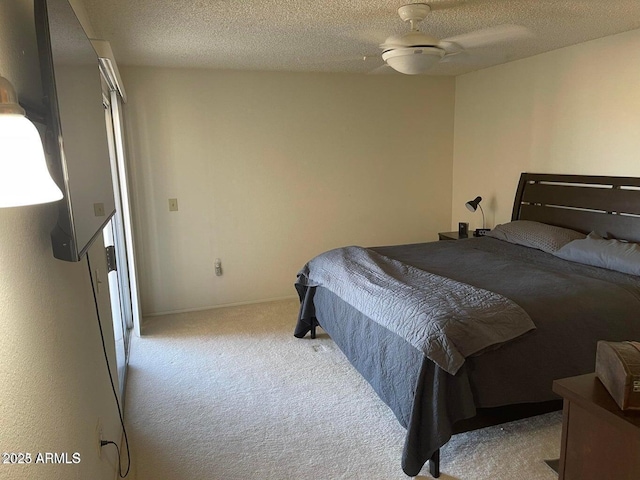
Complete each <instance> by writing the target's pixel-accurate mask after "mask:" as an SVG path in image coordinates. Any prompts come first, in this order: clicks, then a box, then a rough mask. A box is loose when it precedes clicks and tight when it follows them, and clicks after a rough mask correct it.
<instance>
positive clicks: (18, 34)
mask: <svg viewBox="0 0 640 480" xmlns="http://www.w3.org/2000/svg"><path fill="white" fill-rule="evenodd" d="M33 25H34V24H33V2H32V1H31V0H14V1H11V2H0V75H3V76H5V77H6V78H8V79H9V80H10V81H11V82H12V83H13V85H14V86H15V87H16V89H17V92H18V95H19V97H20V98H21V99H22V100H23V101H25V100H26V101H28V102H30V103H32V104H37V103H38V102H39V101H40V99H41V97H42V92H41V85H40V72H39V67H38V58H37V48H36V38H35V31H34V26H33ZM56 215H57V213H56V207H55V206H54V205H50V204H49V205H40V206H29V207H18V208H8V209H0V325H1V326H2V335H0V384H1V385H2V388H1V389H0V452H30V453H32V454H33V455H35V454H37V453H38V452H43V453H44V452H55V453H62V452H67V453H69V454H72V453H74V452H79V453H80V455H81V462H80V463H79V464H77V465H50V464H49V465H33V464H32V465H26V466H25V465H22V466H20V465H16V466H12V465H1V466H0V479H3V480H4V479H11V480H21V479H29V480H51V479H62V478H65V479H82V480H84V479H95V480H100V479H105V480H106V479H108V480H112V479H113V478H114V474H115V468H116V467H115V465H116V464H115V452H109V451H105V452H104V454H103V456H102V458H103V459H102V460H100V459H99V458H98V453H97V447H96V444H97V436H96V432H95V430H96V424H97V422H98V419H100V420H101V422H102V423H103V426H104V434H105V437H107V438H110V439H113V440H115V441H118V442H119V441H120V431H121V429H120V426H119V422H118V419H117V411H116V407H115V403H114V399H113V396H112V394H111V387H110V384H109V378H108V375H107V371H106V367H105V364H104V358H103V353H102V346H101V343H100V336H99V332H98V325H97V321H96V317H95V310H94V306H93V298H92V294H91V287H90V281H89V273H88V270H87V265H86V263H85V262H81V263H78V264H72V263H67V262H62V261H59V260H56V259H54V257H53V254H52V252H51V243H50V239H49V232H50V230H51V228H52V227H53V225H54V224H55V218H56ZM100 242H102V238H99V239H98V240H97V243H100ZM103 252H104V248H103V247H102V248H101V247H100V245H94V247H93V248H92V249H91V252H90V254H91V259H92V264H93V265H92V266H93V267H94V269H95V268H98V269H99V270H100V272H101V273H100V277H101V278H100V279H101V281H103V282H104V285H106V282H107V279H106V276H105V272H106V265H105V260H104V253H103ZM99 301H100V311H101V314H102V316H103V325H104V327H103V328H104V330H105V333H106V343H107V347H108V350H109V353H110V354H111V362H112V365H114V366H115V359H114V358H113V351H114V346H113V344H114V342H113V329H112V327H111V326H110V325H111V324H110V318H109V317H110V314H111V311H110V306H109V298H108V293H107V291H106V289H103V290H102V293H101V294H100V295H99ZM113 373H114V375H115V374H116V372H115V368H114V369H113Z"/></svg>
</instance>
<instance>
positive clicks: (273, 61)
mask: <svg viewBox="0 0 640 480" xmlns="http://www.w3.org/2000/svg"><path fill="white" fill-rule="evenodd" d="M405 3H410V2H407V1H406V0H405V1H403V0H315V1H311V0H84V4H85V6H86V9H87V12H88V14H89V17H90V19H91V22H92V24H93V27H94V29H95V31H96V33H97V34H98V35H99V36H100V37H101V38H103V39H105V40H108V41H109V42H111V45H112V47H113V50H114V52H115V55H116V58H117V59H118V62H119V63H120V64H121V65H144V66H167V67H199V68H216V69H240V70H272V71H296V72H310V71H324V72H360V73H368V72H371V71H372V70H374V69H375V68H376V67H379V66H380V65H382V64H383V62H382V60H381V58H380V49H379V44H380V43H382V42H384V40H385V39H386V38H387V37H388V36H389V35H392V34H399V33H404V32H406V31H407V30H408V26H407V25H405V24H404V23H403V22H402V21H401V20H400V18H399V17H398V15H397V8H398V7H400V6H401V5H403V4H405ZM426 3H429V4H431V5H432V6H433V7H434V9H433V11H432V12H431V13H430V14H429V15H428V16H427V18H426V19H425V20H424V21H423V22H422V23H421V24H420V30H421V31H423V32H425V33H429V34H430V35H433V36H435V37H436V38H438V39H445V38H449V37H454V36H459V35H462V34H466V33H469V32H475V31H478V30H483V29H488V28H489V29H493V27H497V26H502V25H518V26H521V27H526V29H528V31H529V33H530V35H528V36H522V35H521V36H519V37H517V38H514V39H511V40H508V41H505V40H502V41H498V42H496V43H493V44H492V45H485V46H479V47H476V48H468V49H467V50H466V51H465V52H464V54H461V55H457V56H454V57H450V58H448V59H447V60H448V61H445V62H441V63H439V64H437V65H436V66H435V67H433V69H432V70H431V71H430V73H432V74H437V75H458V74H462V73H466V72H470V71H473V70H478V69H481V68H485V67H488V66H491V65H496V64H500V63H504V62H508V61H511V60H516V59H519V58H525V57H529V56H532V55H536V54H538V53H542V52H547V51H550V50H554V49H557V48H561V47H564V46H568V45H574V44H576V43H581V42H585V41H587V40H592V39H596V38H601V37H604V36H608V35H613V34H616V33H621V32H624V31H628V30H633V29H637V28H640V0H599V1H596V0H433V1H431V2H426ZM491 31H493V30H489V32H491ZM461 38H464V37H461Z"/></svg>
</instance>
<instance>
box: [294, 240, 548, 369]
mask: <svg viewBox="0 0 640 480" xmlns="http://www.w3.org/2000/svg"><path fill="white" fill-rule="evenodd" d="M298 283H299V284H300V285H303V286H306V287H318V286H322V287H324V288H326V289H328V290H329V291H331V292H333V293H334V294H336V295H338V296H339V297H340V298H342V299H343V300H344V301H345V302H347V303H348V304H349V305H351V306H353V307H354V308H356V309H357V310H358V311H359V312H361V313H363V314H364V315H366V316H368V317H369V318H370V319H372V320H374V321H375V322H377V323H379V324H380V325H382V326H383V327H385V328H387V329H388V330H390V331H391V332H393V333H395V334H397V335H399V336H400V337H402V338H403V339H405V340H406V341H407V342H409V343H410V344H411V345H413V346H414V347H415V348H416V349H418V350H419V351H421V352H422V353H423V354H424V355H425V356H426V357H427V358H429V359H430V360H431V361H433V362H434V363H436V364H437V365H438V366H439V367H440V368H442V369H443V370H445V371H446V372H448V373H450V374H452V375H455V373H456V372H457V371H458V370H459V369H460V367H461V366H462V364H463V363H464V360H465V358H466V357H468V356H469V355H472V354H474V353H477V352H479V351H480V350H483V349H485V348H487V347H490V346H495V345H498V344H501V343H503V342H506V341H508V340H511V339H513V338H516V337H518V336H520V335H522V334H524V333H526V332H528V331H530V330H532V329H534V328H535V325H534V324H533V322H532V321H531V319H530V318H529V315H527V313H526V312H525V311H524V310H523V309H522V308H521V307H519V306H518V305H517V304H515V303H514V302H512V301H511V300H509V299H507V298H506V297H504V296H502V295H499V294H497V293H494V292H490V291H488V290H484V289H481V288H478V287H474V286H471V285H467V284H465V283H462V282H457V281H455V280H451V279H450V278H446V277H443V276H440V275H436V274H433V273H429V272H426V271H424V270H420V269H418V268H415V267H412V266H410V265H406V264H403V263H401V262H399V261H397V260H393V259H390V258H388V257H385V256H383V255H380V254H378V253H376V252H374V251H372V250H368V249H365V248H361V247H355V246H352V247H344V248H338V249H335V250H331V251H328V252H325V253H323V254H322V255H319V256H317V257H315V258H314V259H312V260H311V261H310V262H308V263H307V264H306V265H305V266H304V267H303V268H302V270H301V271H300V273H299V274H298ZM389 293H391V294H389Z"/></svg>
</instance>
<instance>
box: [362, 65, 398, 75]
mask: <svg viewBox="0 0 640 480" xmlns="http://www.w3.org/2000/svg"><path fill="white" fill-rule="evenodd" d="M394 73H398V72H396V71H395V70H394V69H393V68H391V67H390V66H389V65H387V64H386V63H385V64H384V65H381V66H379V67H378V68H374V69H373V70H371V71H370V72H369V73H367V75H388V74H394Z"/></svg>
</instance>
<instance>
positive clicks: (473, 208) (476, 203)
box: [464, 197, 484, 228]
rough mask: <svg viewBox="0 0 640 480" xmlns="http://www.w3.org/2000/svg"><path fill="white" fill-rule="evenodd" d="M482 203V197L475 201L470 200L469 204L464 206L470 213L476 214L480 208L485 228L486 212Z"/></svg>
mask: <svg viewBox="0 0 640 480" xmlns="http://www.w3.org/2000/svg"><path fill="white" fill-rule="evenodd" d="M481 201H482V197H476V198H474V199H473V200H469V201H468V202H467V203H465V204H464V206H465V207H467V209H468V210H469V211H470V212H475V211H476V210H477V209H478V207H480V211H481V212H482V228H484V210H483V209H482V206H481V205H480V202H481Z"/></svg>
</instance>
